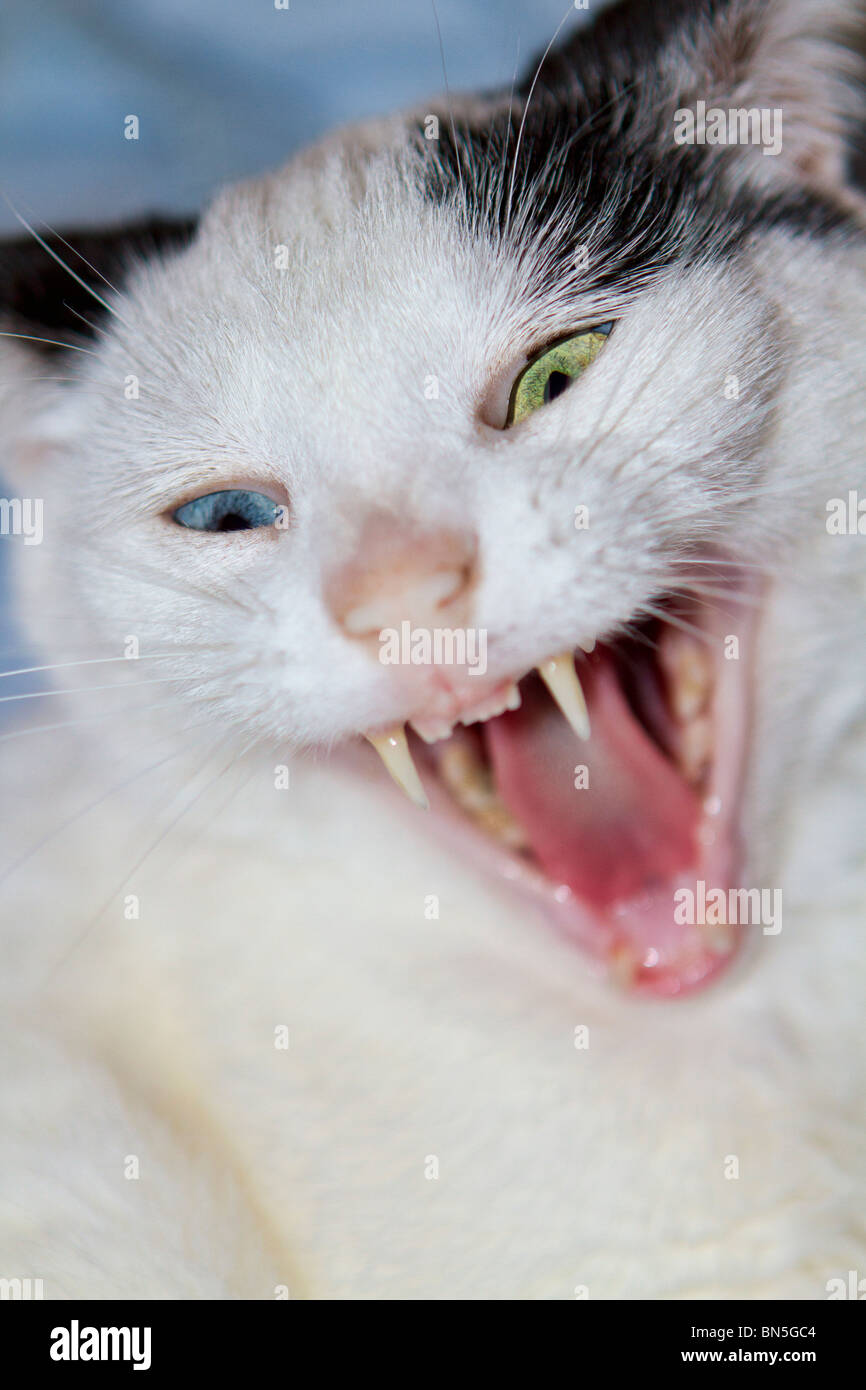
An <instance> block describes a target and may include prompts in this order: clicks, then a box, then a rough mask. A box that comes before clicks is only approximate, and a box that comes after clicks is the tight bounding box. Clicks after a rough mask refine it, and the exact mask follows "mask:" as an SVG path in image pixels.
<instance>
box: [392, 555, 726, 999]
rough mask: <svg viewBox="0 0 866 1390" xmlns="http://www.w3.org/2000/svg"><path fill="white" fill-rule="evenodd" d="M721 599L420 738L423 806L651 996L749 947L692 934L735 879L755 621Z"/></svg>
mask: <svg viewBox="0 0 866 1390" xmlns="http://www.w3.org/2000/svg"><path fill="white" fill-rule="evenodd" d="M724 584H725V591H724V595H723V597H721V598H719V597H714V598H712V599H710V598H707V597H706V591H705V590H701V591H700V592H701V593H702V595H703V596H702V597H698V596H697V595H695V596H692V597H685V598H684V597H682V595H678V596H677V597H673V596H672V595H666V596H663V597H661V598H659V599H658V600H656V601H654V603H653V605H652V608H653V611H654V613H656V614H658V616H653V617H651V618H649V619H646V620H643V621H639V622H637V621H636V622H635V623H634V624H632V625H631V627H630V631H629V633H628V635H626V636H619V637H616V638H614V639H612V640H611V641H600V642H598V643H597V644H596V645H595V648H594V650H593V651H592V652H590V653H587V652H584V651H579V652H578V653H577V654H576V655H575V656H572V654H571V653H566V654H564V655H563V656H562V657H560V658H559V659H558V661H557V662H556V663H545V664H544V665H543V666H542V667H541V668H540V671H541V675H539V674H537V673H531V674H529V675H526V676H525V677H523V678H522V679H521V680H520V681H519V683H517V686H516V687H515V685H514V684H512V683H506V684H504V685H503V686H502V687H499V688H497V690H496V691H494V692H493V698H492V699H491V700H488V701H487V708H489V709H490V710H491V711H493V712H491V713H490V714H487V711H486V709H481V710H480V711H479V710H473V711H469V712H468V713H465V714H463V715H462V716H461V722H460V723H459V724H458V725H457V726H456V727H454V728H453V729H451V731H450V732H447V736H441V735H443V734H446V728H443V727H442V726H438V727H436V726H433V727H432V728H431V727H430V726H426V727H425V725H424V722H423V721H422V720H416V721H413V723H415V725H416V727H417V728H419V729H420V730H421V732H422V734H424V735H425V736H426V739H427V740H428V742H426V743H422V742H421V741H420V740H419V739H418V738H417V737H413V739H412V752H413V754H415V756H416V757H417V758H418V761H419V765H420V766H421V768H422V772H423V782H424V789H425V791H426V792H427V793H429V796H430V801H431V804H432V806H433V809H434V812H436V813H437V816H438V817H442V818H443V820H444V821H445V823H446V824H447V825H448V826H450V828H451V829H452V831H456V832H457V838H458V839H459V840H460V841H461V842H462V844H463V846H464V847H468V845H469V843H470V842H471V844H472V845H473V846H474V848H475V850H476V852H477V854H480V856H481V857H482V859H483V860H484V861H485V862H486V863H487V865H488V867H489V868H490V869H492V870H493V871H494V872H495V873H497V874H499V875H500V876H502V877H504V878H506V879H507V880H509V882H510V883H511V884H512V885H513V886H515V887H518V888H521V889H523V890H525V891H526V892H528V893H529V894H530V895H532V896H533V897H535V898H536V899H539V898H540V899H541V901H542V902H543V903H544V904H545V906H546V907H547V909H548V910H549V912H550V914H551V915H552V917H553V919H554V920H555V922H556V923H557V925H558V926H559V927H560V928H561V929H562V930H563V931H564V932H565V933H567V935H568V936H569V937H570V938H571V939H572V940H575V941H577V942H578V943H579V944H580V945H581V946H582V947H583V948H585V949H586V950H588V951H589V952H590V953H591V954H592V955H593V956H594V957H596V958H597V959H599V960H601V961H603V962H604V963H605V964H606V965H607V967H608V969H609V970H610V971H611V973H612V974H613V975H614V977H615V978H616V979H617V981H618V982H619V983H621V984H623V985H626V986H628V987H630V988H634V989H637V990H640V991H643V992H649V993H652V994H658V995H666V996H671V995H680V994H683V993H685V992H686V991H688V990H691V989H693V988H695V987H696V986H698V985H700V984H703V983H705V982H707V981H708V980H709V979H710V978H711V977H712V976H714V975H715V974H716V973H717V972H718V971H719V970H720V969H721V968H722V967H723V966H724V965H725V963H726V962H727V961H728V960H730V958H731V956H732V955H733V953H734V951H735V949H736V946H737V942H738V936H739V930H738V928H737V927H736V926H735V925H732V924H728V923H721V924H717V923H716V924H712V925H710V924H707V923H704V922H701V921H694V920H689V911H688V896H687V895H685V896H684V895H683V892H682V890H689V892H690V893H691V894H692V895H695V894H696V889H697V885H698V884H699V882H700V881H702V882H703V884H704V885H705V886H706V888H707V889H709V888H714V889H722V890H723V891H724V892H725V893H726V894H727V891H728V889H729V888H732V887H735V886H737V883H736V880H737V875H738V871H739V867H740V846H739V796H740V787H741V780H742V776H741V774H742V767H743V759H744V754H745V744H746V728H747V721H748V708H747V706H748V678H747V677H748V667H749V664H750V663H749V646H750V635H751V623H750V621H749V620H750V617H751V612H750V606H749V602H748V596H747V594H746V593H745V592H744V590H745V585H743V584H741V583H739V582H736V583H735V582H734V579H733V575H732V572H731V571H727V572H726V576H725V580H724ZM719 593H720V591H719V590H718V589H716V590H714V594H716V595H718V594H719ZM568 667H570V668H571V671H573V672H574V673H575V674H576V675H577V677H578V680H577V681H576V682H574V681H573V680H572V678H571V671H569V670H568V669H567V668H568ZM542 676H543V677H544V679H542ZM518 692H519V703H518ZM581 697H582V698H581ZM584 702H585V703H584ZM503 706H507V707H504V708H503ZM500 711H501V712H500ZM563 713H565V714H566V718H563ZM485 716H486V717H485ZM576 732H577V733H579V734H580V737H579V738H578V737H575V733H576ZM437 734H438V735H440V736H439V737H436V735H437ZM684 904H685V906H684Z"/></svg>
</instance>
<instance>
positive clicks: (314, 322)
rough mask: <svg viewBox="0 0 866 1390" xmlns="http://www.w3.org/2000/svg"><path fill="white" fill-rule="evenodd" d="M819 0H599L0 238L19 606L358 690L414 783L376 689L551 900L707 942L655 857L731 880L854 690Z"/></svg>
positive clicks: (257, 728)
mask: <svg viewBox="0 0 866 1390" xmlns="http://www.w3.org/2000/svg"><path fill="white" fill-rule="evenodd" d="M856 18H857V6H855V5H853V4H843V3H838V4H833V5H822V6H820V7H819V6H815V5H810V4H804V3H802V0H801V2H800V3H793V0H769V2H768V0H704V3H672V4H664V5H662V4H658V5H647V4H646V3H644V0H641V3H637V4H630V5H626V6H623V7H620V8H618V9H616V10H614V11H613V12H611V13H610V14H606V15H604V16H602V18H601V19H600V20H599V21H598V22H597V23H596V25H595V26H593V28H592V29H591V30H589V31H587V32H585V33H584V32H582V31H580V32H578V33H577V34H576V35H575V36H574V37H573V38H571V39H570V40H569V42H568V43H566V44H565V45H564V46H562V47H560V48H558V49H555V50H553V51H552V52H551V53H550V54H549V55H548V56H547V58H546V60H545V61H544V62H543V63H542V64H541V65H540V66H536V67H534V68H533V69H532V70H531V71H530V72H529V73H528V74H527V79H526V81H525V82H524V83H523V85H522V86H520V87H519V88H518V89H517V90H516V91H515V92H514V93H512V94H509V93H504V94H502V93H500V94H496V95H494V96H493V97H491V98H490V99H484V100H482V99H465V100H459V101H456V102H455V103H454V104H453V106H449V105H448V103H444V104H441V105H436V106H434V107H433V108H432V109H430V110H423V111H419V112H416V113H412V114H411V115H410V116H407V117H402V118H396V119H394V120H391V121H382V122H378V123H373V124H370V125H368V126H365V127H363V128H361V129H359V130H349V131H347V132H345V133H343V134H341V135H339V136H337V137H333V138H331V139H329V140H327V141H325V142H323V143H322V144H321V145H320V146H318V147H316V148H315V149H314V150H312V151H310V152H308V153H306V154H304V155H303V156H301V157H300V158H297V159H295V160H294V161H293V162H292V163H291V164H290V165H289V166H288V167H287V168H285V169H284V170H281V171H280V172H278V173H276V174H274V175H271V176H269V177H267V178H262V179H258V180H255V181H253V182H250V183H248V184H245V185H243V186H241V187H238V188H235V189H232V190H230V191H228V192H226V193H225V194H223V195H222V196H221V197H219V198H218V199H217V201H216V202H215V203H214V205H213V206H212V207H211V208H210V209H209V211H208V212H207V213H206V214H205V215H204V216H203V218H202V220H201V222H200V224H199V225H198V227H197V228H195V229H193V228H190V229H184V228H170V227H166V226H164V225H154V224H151V225H148V226H147V227H143V228H138V229H136V230H135V234H134V237H133V238H132V240H131V241H130V239H129V238H127V239H126V243H125V244H126V246H127V247H128V246H130V245H131V246H132V248H133V251H134V252H135V253H136V254H134V255H133V256H131V257H127V258H126V260H124V255H123V249H124V241H123V238H121V239H120V240H118V239H117V237H115V238H114V239H112V238H108V239H102V238H99V237H96V236H93V237H92V238H90V239H89V240H87V239H80V238H76V237H73V238H72V239H71V240H72V246H68V245H66V244H65V243H62V242H60V241H58V240H56V239H54V238H53V237H47V238H45V239H43V240H42V241H41V242H37V241H31V243H30V244H29V246H28V247H27V248H22V247H18V248H15V249H14V250H10V251H8V252H7V253H6V256H5V260H4V257H2V256H0V273H2V274H3V276H4V280H5V289H4V290H3V295H4V299H3V304H4V318H5V320H6V322H5V324H4V327H5V328H6V329H7V331H11V332H15V333H19V334H24V335H33V337H42V338H49V339H52V340H53V341H54V344H55V345H54V346H50V345H46V344H44V343H43V344H37V343H35V342H32V341H31V342H28V341H26V340H25V339H24V338H22V339H19V340H18V341H17V342H16V341H15V340H13V339H11V338H10V339H6V340H4V341H5V344H6V346H5V347H4V348H3V354H2V355H3V363H4V371H3V377H4V381H5V395H4V396H2V397H0V401H2V405H0V419H2V427H3V435H4V457H3V463H4V468H5V470H6V472H7V475H8V476H10V477H11V478H12V479H13V480H14V482H13V486H14V488H15V490H16V494H17V496H18V497H19V498H20V499H26V498H38V499H44V508H45V510H44V526H43V530H44V536H43V538H42V541H41V544H39V545H35V544H34V545H29V546H28V545H27V544H26V540H27V538H26V537H19V538H18V539H19V541H20V544H18V546H17V552H16V562H17V563H16V569H17V579H18V584H19V587H20V591H21V593H22V595H23V601H24V605H25V608H26V609H27V610H28V611H27V620H28V622H29V624H30V627H31V630H32V631H33V633H34V634H35V635H36V636H37V637H38V638H39V639H40V640H41V641H42V642H43V644H44V645H45V646H46V647H47V648H48V649H49V650H51V651H53V652H55V653H56V652H57V651H58V650H62V651H63V652H64V653H65V654H68V655H69V656H70V658H71V657H73V656H75V655H76V654H77V653H78V652H79V651H80V652H82V653H85V654H86V655H88V656H90V655H91V653H93V654H94V656H98V657H101V656H104V657H105V658H110V657H112V656H118V655H122V654H123V653H124V652H127V653H132V654H133V655H134V654H136V653H137V654H138V655H140V656H141V657H145V656H147V657H151V658H152V659H153V661H154V665H153V666H152V667H151V668H150V669H151V670H152V671H154V672H156V671H158V672H159V677H160V679H162V680H164V681H165V682H166V685H165V686H164V687H163V689H167V690H168V691H170V692H171V694H170V696H166V697H164V699H163V706H164V707H163V709H162V711H161V717H162V718H163V719H165V720H168V721H175V722H177V724H178V727H179V728H180V727H182V726H183V724H184V719H185V718H186V714H184V715H181V713H180V711H189V710H191V709H192V710H193V711H195V713H196V716H197V717H201V718H202V719H205V720H207V721H209V722H212V724H213V725H214V727H216V728H218V729H221V730H223V731H224V733H225V736H226V737H229V736H231V737H233V738H236V739H237V740H239V741H246V740H250V739H252V738H261V739H262V740H266V741H269V742H271V743H273V744H275V745H279V746H280V747H283V748H285V747H286V746H291V747H295V748H297V749H302V748H310V747H312V748H334V747H336V746H339V745H342V744H343V743H345V742H346V741H347V740H352V739H357V738H358V737H359V736H363V735H368V736H372V737H373V739H374V740H375V741H376V742H377V744H378V746H379V747H380V749H381V750H382V751H383V753H384V755H385V756H386V758H387V760H388V761H389V764H390V767H391V770H392V772H393V774H394V775H395V778H396V779H397V780H400V781H402V782H403V784H404V786H406V788H407V789H408V790H409V791H410V793H411V794H413V795H414V796H415V798H416V799H421V796H422V793H421V792H420V788H419V783H418V773H417V772H415V771H414V770H413V768H412V766H411V764H410V763H409V761H408V757H407V754H406V751H405V747H404V746H403V735H402V733H401V732H400V731H401V730H402V729H403V726H404V725H406V724H408V723H411V724H412V725H413V726H414V727H415V728H416V729H417V730H419V731H420V732H421V734H422V735H426V736H427V738H428V739H438V740H439V741H438V742H434V743H432V744H431V745H430V749H431V751H430V752H427V751H424V746H423V745H422V744H421V743H420V742H416V741H415V740H414V739H413V747H414V750H415V754H416V761H417V762H418V766H419V767H420V780H421V782H423V783H424V784H425V786H426V788H427V790H428V791H429V792H431V793H432V795H433V798H434V800H435V801H436V802H437V805H438V804H440V803H442V804H444V803H446V802H447V803H448V804H449V805H452V804H453V803H454V802H456V803H457V804H458V805H459V807H460V808H461V809H460V810H459V812H458V811H456V810H455V811H454V814H459V815H463V816H465V818H466V825H467V828H468V827H469V826H472V825H474V826H476V827H478V828H479V831H480V834H481V836H483V837H484V839H485V844H487V845H488V847H489V845H490V844H494V845H496V846H497V847H498V848H497V849H496V851H495V853H496V854H499V855H501V861H502V862H501V865H500V867H501V868H503V871H505V872H507V873H508V874H509V875H510V876H511V877H513V878H515V879H524V880H526V881H527V883H531V884H532V885H533V888H534V890H537V891H538V893H539V894H541V895H542V896H546V897H547V898H549V900H550V902H551V903H552V904H553V905H554V907H555V910H556V911H557V913H559V915H560V917H561V919H562V920H563V922H565V923H566V925H567V927H568V929H569V930H570V931H572V932H573V933H574V934H575V935H576V936H578V937H580V939H582V940H583V941H584V942H585V943H586V944H587V945H589V946H590V947H591V948H592V949H593V950H595V951H596V952H597V953H599V954H601V955H604V956H606V957H609V958H611V959H614V960H615V961H616V962H617V965H618V969H619V970H620V971H623V970H624V971H625V972H626V973H627V974H629V975H631V976H632V977H633V978H635V979H636V980H637V981H638V982H639V983H640V984H642V985H646V986H647V987H648V988H653V989H656V990H658V991H661V992H678V991H680V990H682V989H684V988H687V987H688V986H689V985H691V984H693V983H695V982H697V981H699V980H701V979H704V978H706V977H708V976H709V975H710V974H712V973H713V971H714V969H715V968H716V966H717V964H718V963H719V962H720V961H721V960H722V959H723V958H724V957H725V956H726V955H727V954H728V952H729V950H730V948H731V944H732V938H731V935H730V931H729V927H728V926H727V925H725V924H724V921H722V922H721V923H719V922H717V923H716V925H715V926H712V925H711V926H710V927H706V926H701V925H697V926H692V925H691V924H690V923H689V922H688V920H687V918H688V914H689V907H688V901H687V898H684V897H683V896H682V894H683V890H686V891H687V892H691V893H692V894H693V896H694V895H695V894H696V893H697V892H698V890H697V887H696V885H697V883H698V881H700V882H703V883H704V884H705V885H706V886H707V888H708V889H711V890H712V889H725V890H726V889H727V888H728V887H729V886H732V885H736V884H738V883H740V882H741V881H742V882H743V883H744V884H745V886H747V887H748V886H760V885H761V884H762V883H763V882H766V880H760V879H757V880H756V878H755V877H754V875H756V874H758V873H759V872H763V871H764V866H765V865H766V864H771V863H772V862H773V860H772V851H773V849H774V847H775V845H776V843H777V841H778V840H779V838H780V837H781V835H782V823H783V820H784V816H783V814H782V812H783V803H784V801H785V799H786V798H787V797H788V796H790V795H792V794H793V789H794V787H795V786H796V785H800V782H801V780H802V778H803V777H805V778H807V779H808V778H811V779H812V783H813V785H817V783H818V782H819V781H820V775H819V774H820V768H821V767H822V766H825V765H826V764H827V760H828V759H829V758H832V757H833V756H834V755H835V753H836V750H837V748H838V746H839V744H840V740H841V739H842V737H843V735H844V734H845V732H846V730H847V728H848V727H849V725H850V723H851V721H852V719H854V718H855V717H856V716H857V715H858V714H859V713H862V710H863V706H864V697H863V685H862V678H863V672H864V663H863V652H862V646H860V647H858V648H856V649H855V650H854V652H853V653H852V652H851V651H850V650H848V651H847V652H846V654H845V656H844V659H843V657H842V654H841V653H840V651H839V642H838V639H837V637H836V636H835V635H834V632H833V626H832V625H833V623H838V622H839V621H840V613H842V615H843V620H844V613H845V612H847V613H849V614H851V613H853V612H855V611H856V610H855V609H853V608H852V607H851V604H852V594H853V592H854V590H855V589H856V586H858V585H859V586H861V587H862V578H861V576H862V574H863V570H864V565H863V560H862V545H863V544H864V543H866V542H863V540H862V539H859V540H858V537H857V536H856V535H853V536H850V535H849V536H844V535H838V534H830V532H829V530H828V525H827V520H828V513H827V510H826V507H827V503H828V502H829V501H831V500H832V499H834V498H836V497H839V498H843V497H844V498H845V499H847V498H848V493H849V490H852V489H853V490H856V488H857V487H858V485H859V486H861V488H862V487H863V486H864V467H863V443H862V441H863V437H864V435H863V423H864V420H863V404H862V398H863V385H864V370H866V333H864V327H863V322H864V321H863V307H864V302H866V300H864V290H863V267H864V253H863V232H862V222H861V213H860V200H859V196H858V195H857V194H856V193H855V192H854V191H853V189H852V186H851V181H850V179H849V177H848V173H847V168H848V165H847V162H846V158H847V156H846V141H847V136H848V133H849V127H850V123H851V121H852V120H853V119H855V118H859V115H860V107H859V94H858V89H857V87H856V84H855V81H854V78H855V76H856V74H855V71H854V69H855V63H854V51H853V48H851V47H850V40H849V36H848V33H847V31H846V28H845V26H846V25H849V24H850V23H851V22H852V21H854V20H855V19H856ZM166 243H168V246H166ZM160 245H161V246H162V250H159V251H157V250H155V249H154V250H151V251H149V249H148V248H149V247H150V248H156V247H157V246H160ZM51 252H53V253H54V255H55V256H56V257H59V258H60V259H61V260H64V261H66V262H67V264H68V266H69V268H70V270H71V271H72V272H73V273H74V277H77V278H73V276H72V275H69V274H67V273H66V272H65V271H63V270H61V268H60V266H59V265H58V263H57V260H55V259H52V258H51V254H50V253H51ZM118 277H120V278H118ZM82 282H84V284H82ZM86 286H89V287H90V291H89V292H88V290H87V288H86ZM85 320H90V321H91V323H93V324H94V326H93V328H92V331H91V330H90V328H89V326H88V324H87V323H85ZM97 320H98V322H96V321H97ZM58 343H59V344H64V343H70V344H72V345H73V346H72V348H71V349H70V350H64V348H63V347H62V346H60V347H58V346H57V344H58ZM76 349H77V350H76ZM846 505H847V501H846ZM855 531H856V525H855ZM30 539H33V537H31V538H30ZM828 618H830V619H831V621H828ZM837 631H838V629H837ZM130 642H131V645H130ZM575 653H577V656H578V660H577V671H578V674H579V681H580V683H578V681H577V680H575V665H574V661H573V654H575ZM106 669H107V670H109V671H111V670H112V668H111V667H107V668H106ZM140 669H141V668H139V670H140ZM538 669H540V671H541V675H540V676H539V675H533V674H532V673H533V672H534V671H536V670H538ZM518 686H519V692H518V688H517V687H518ZM581 687H582V689H581ZM548 691H549V692H551V693H552V694H553V696H554V698H555V699H556V701H557V702H558V703H559V705H560V707H561V709H562V710H563V711H564V713H565V714H566V716H567V718H568V720H569V721H570V725H571V727H569V723H567V722H566V720H565V719H563V718H562V716H561V715H560V713H559V712H558V711H557V709H556V706H555V704H554V703H553V701H552V700H551V698H550V694H548ZM584 697H585V700H586V705H587V706H588V717H587V709H586V708H585V707H584V704H583V700H584ZM521 698H522V704H521V706H520V708H519V709H518V708H515V706H516V705H517V704H518V702H519V701H520V700H521ZM503 711H505V712H504V713H503ZM479 718H483V719H484V720H485V722H483V723H478V724H474V723H472V721H473V720H476V719H479ZM456 721H463V724H469V725H470V726H471V727H470V730H469V732H467V731H466V729H465V728H464V727H463V724H457V728H456V729H455V732H454V734H453V736H451V737H449V736H448V735H449V732H450V730H451V728H452V725H453V724H455V722H456ZM587 724H588V726H589V727H590V729H591V733H590V736H589V738H588V740H587V739H585V738H584V739H583V741H581V738H580V737H575V734H577V735H579V736H585V734H586V732H587ZM124 736H125V737H129V729H128V727H127V728H126V730H125V731H124ZM804 750H806V751H805V752H804ZM371 756H372V755H371ZM798 779H799V780H798ZM445 787H447V788H448V791H447V792H446V791H445V790H444V788H445ZM421 819H422V818H421V816H420V814H419V833H423V827H421V826H420V821H421ZM747 834H748V837H749V839H750V843H751V845H752V847H753V852H750V853H749V854H747V855H745V857H744V854H743V850H744V839H745V838H746V835H747ZM699 910H700V909H699V907H698V911H699ZM728 915H730V914H728ZM722 916H723V917H724V914H722ZM753 925H760V924H759V923H756V924H753ZM767 925H768V924H767Z"/></svg>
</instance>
